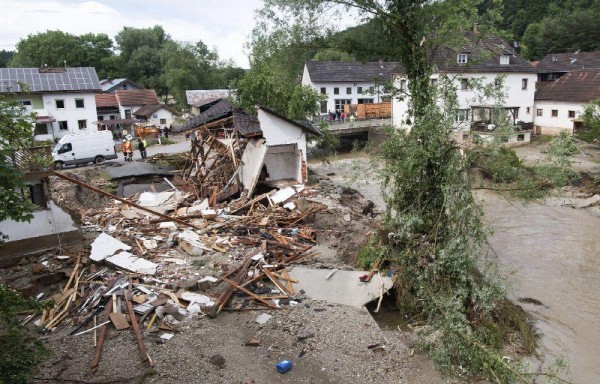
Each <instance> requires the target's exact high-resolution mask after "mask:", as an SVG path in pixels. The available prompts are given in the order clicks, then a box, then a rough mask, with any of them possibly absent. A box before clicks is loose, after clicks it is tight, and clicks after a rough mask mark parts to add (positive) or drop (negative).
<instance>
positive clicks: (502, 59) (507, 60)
mask: <svg viewBox="0 0 600 384" xmlns="http://www.w3.org/2000/svg"><path fill="white" fill-rule="evenodd" d="M500 64H501V65H508V64H510V55H501V56H500Z"/></svg>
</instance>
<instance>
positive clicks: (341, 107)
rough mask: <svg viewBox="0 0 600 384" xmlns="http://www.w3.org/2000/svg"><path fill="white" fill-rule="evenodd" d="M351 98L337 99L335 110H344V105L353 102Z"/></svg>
mask: <svg viewBox="0 0 600 384" xmlns="http://www.w3.org/2000/svg"><path fill="white" fill-rule="evenodd" d="M351 103H352V100H351V99H335V110H336V111H342V110H344V105H346V104H351Z"/></svg>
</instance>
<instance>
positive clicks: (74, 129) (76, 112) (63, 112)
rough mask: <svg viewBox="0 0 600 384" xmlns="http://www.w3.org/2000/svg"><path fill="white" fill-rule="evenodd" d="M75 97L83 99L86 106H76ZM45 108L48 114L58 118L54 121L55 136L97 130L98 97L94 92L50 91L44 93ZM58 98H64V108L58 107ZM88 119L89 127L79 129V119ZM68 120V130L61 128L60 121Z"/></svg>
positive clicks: (59, 136)
mask: <svg viewBox="0 0 600 384" xmlns="http://www.w3.org/2000/svg"><path fill="white" fill-rule="evenodd" d="M75 99H83V103H84V108H76V107H75ZM42 100H43V102H44V109H46V110H47V111H48V115H49V116H52V117H53V118H54V119H56V121H55V122H53V123H52V129H53V131H54V137H55V138H61V137H63V136H64V135H66V134H68V133H86V132H95V131H96V130H97V126H96V124H95V121H97V120H98V115H97V114H96V98H95V96H94V93H48V94H44V95H42ZM56 100H64V106H65V107H64V108H56ZM79 120H87V129H79V126H78V121H79ZM59 121H67V124H68V130H60V129H59V125H58V122H59Z"/></svg>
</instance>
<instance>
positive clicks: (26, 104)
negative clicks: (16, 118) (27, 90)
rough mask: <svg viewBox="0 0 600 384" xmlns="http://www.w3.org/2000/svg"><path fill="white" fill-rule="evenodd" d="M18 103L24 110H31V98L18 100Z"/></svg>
mask: <svg viewBox="0 0 600 384" xmlns="http://www.w3.org/2000/svg"><path fill="white" fill-rule="evenodd" d="M19 104H21V105H22V106H23V109H24V110H26V111H31V109H32V106H31V100H19Z"/></svg>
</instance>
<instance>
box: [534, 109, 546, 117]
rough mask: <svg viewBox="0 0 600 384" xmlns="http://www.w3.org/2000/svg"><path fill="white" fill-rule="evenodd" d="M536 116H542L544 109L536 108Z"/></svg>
mask: <svg viewBox="0 0 600 384" xmlns="http://www.w3.org/2000/svg"><path fill="white" fill-rule="evenodd" d="M536 116H544V110H543V109H541V108H538V110H537V111H536Z"/></svg>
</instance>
